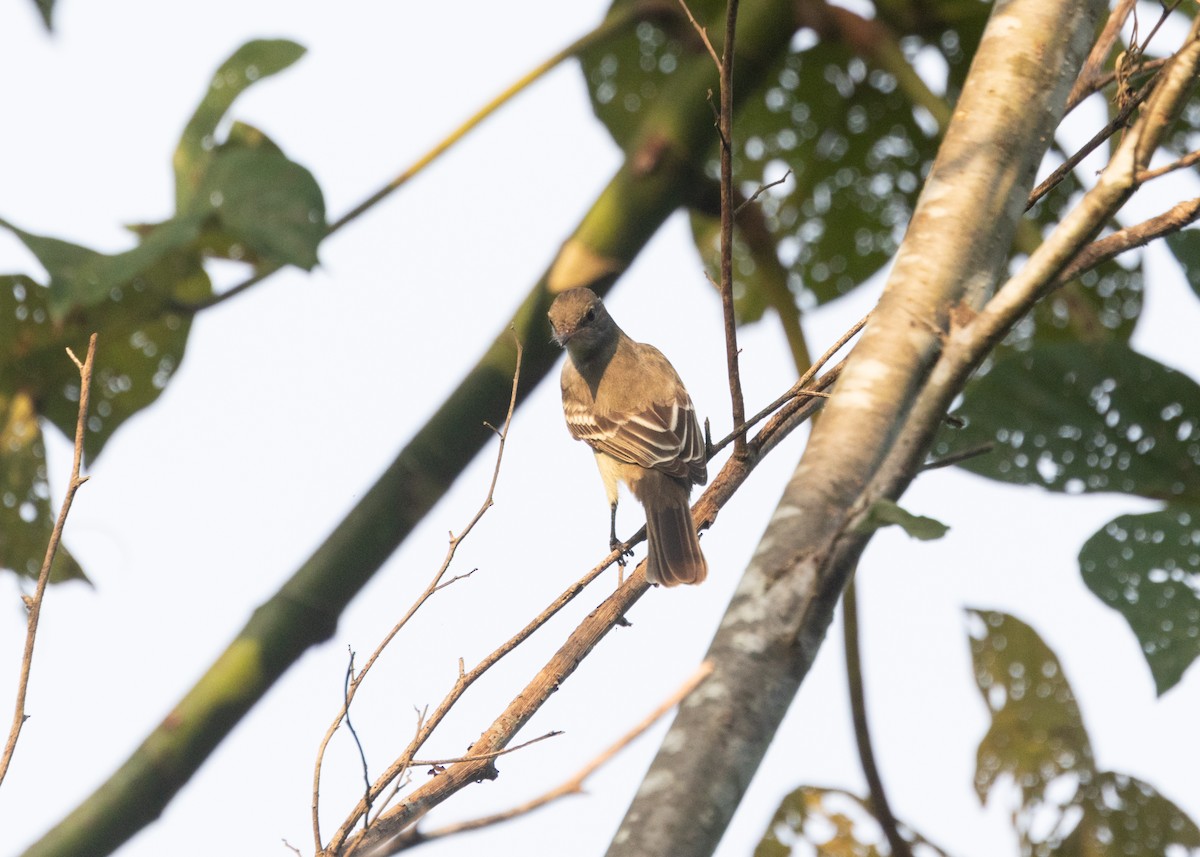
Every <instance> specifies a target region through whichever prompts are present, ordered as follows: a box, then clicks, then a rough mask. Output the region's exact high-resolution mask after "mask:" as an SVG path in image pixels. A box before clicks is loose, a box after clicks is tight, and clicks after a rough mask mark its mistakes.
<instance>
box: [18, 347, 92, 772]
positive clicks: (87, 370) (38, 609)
mask: <svg viewBox="0 0 1200 857" xmlns="http://www.w3.org/2000/svg"><path fill="white" fill-rule="evenodd" d="M67 354H69V355H70V357H71V360H72V361H73V362H74V363H75V366H76V367H77V368H78V369H79V416H78V418H77V419H76V421H75V454H74V457H73V458H72V460H71V479H70V482H68V483H67V493H66V496H65V497H63V502H62V508H61V509H59V512H58V520H57V521H55V523H54V530H53V531H52V532H51V534H50V543H49V544H48V545H46V555H45V557H44V558H43V559H42V568H41V571H39V572H38V579H37V586H36V588H35V589H34V593H33V596H32V597H30V598H28V599H27V600H26V607H27V609H28V611H29V615H28V616H27V618H26V625H25V652H24V654H23V655H22V657H21V671H20V675H19V676H18V678H17V699H16V704H15V705H14V709H13V722H12V726H11V727H10V728H9V732H8V740H7V741H6V742H5V744H4V755H3V756H0V783H3V782H4V777H5V775H6V774H7V773H8V766H9V764H10V763H11V762H12V757H13V753H15V752H16V749H17V739H18V738H19V737H20V735H21V727H22V726H24V725H25V720H26V717H27V715H26V714H25V697H26V693H27V691H28V689H29V675H30V672H31V671H32V669H33V646H34V642H35V641H36V640H37V629H38V620H39V619H40V618H41V615H42V602H43V601H44V600H45V598H46V585H47V584H48V583H49V582H50V566H51V565H53V563H54V556H55V554H57V553H58V545H59V543H60V542H61V541H62V534H63V528H64V527H65V526H66V524H67V514H68V513H69V512H70V511H71V503H72V502H74V500H75V492H76V491H78V490H79V486H80V485H82V484H83V483H84V482H87V480H88V477H86V476H80V475H79V470H80V468H81V466H82V464H83V436H84V429H85V428H86V426H87V414H88V403H89V401H90V399H91V392H92V368H93V365H94V362H95V358H96V334H94V333H93V334H92V335H91V337H90V338H89V339H88V348H87V357H86V359H84V361H83V362H82V363H81V362H80V361H79V358H78V357H76V356H75V353H74V352H73V351H71V349H70V348H68V349H67Z"/></svg>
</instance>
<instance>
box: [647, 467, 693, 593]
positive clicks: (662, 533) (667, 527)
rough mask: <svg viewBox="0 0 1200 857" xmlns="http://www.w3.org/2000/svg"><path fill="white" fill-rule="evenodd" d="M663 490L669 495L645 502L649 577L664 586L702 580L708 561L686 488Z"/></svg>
mask: <svg viewBox="0 0 1200 857" xmlns="http://www.w3.org/2000/svg"><path fill="white" fill-rule="evenodd" d="M664 493H665V494H667V495H668V496H661V495H660V496H658V497H654V498H649V497H648V498H647V502H646V541H647V543H648V551H649V557H648V559H647V561H646V580H647V581H648V582H650V583H661V584H662V585H663V586H678V585H679V584H681V583H690V584H696V583H702V582H703V581H704V578H706V577H707V576H708V563H707V562H705V560H704V554H703V553H701V552H700V540H699V539H697V538H696V529H695V526H694V525H693V524H692V510H691V509H690V508H689V507H688V498H687V493H686V490H684V489H680V490H679V491H678V492H664Z"/></svg>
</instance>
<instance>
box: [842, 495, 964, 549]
mask: <svg viewBox="0 0 1200 857" xmlns="http://www.w3.org/2000/svg"><path fill="white" fill-rule="evenodd" d="M892 525H895V526H898V527H900V528H902V529H903V530H904V532H906V533H908V534H909V535H910V536H912V537H913V538H914V539H920V540H921V541H932V540H933V539H940V538H941V537H942V536H944V535H946V533H947V531H949V529H950V528H949V527H948V526H946V525H945V524H943V523H942V522H941V521H938V520H935V519H933V518H927V517H925V516H924V515H914V514H913V513H912V512H909V511H907V510H905V509H903V508H901V507H900V506H899V505H897V504H896V503H894V502H892V501H891V500H887V499H880V500H876V501H875V502H874V503H873V504H872V505H871V508H870V509H869V510H868V511H867V516H866V518H865V519H864V520H863V521H862V522H861V523H860V524H859V525H858V531H859V532H864V533H872V532H874V531H875V530H878V529H880V528H881V527H888V526H892Z"/></svg>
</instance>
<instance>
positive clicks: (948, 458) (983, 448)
mask: <svg viewBox="0 0 1200 857" xmlns="http://www.w3.org/2000/svg"><path fill="white" fill-rule="evenodd" d="M995 448H996V444H994V443H992V442H991V441H990V440H989V441H988V442H987V443H981V444H978V445H977V446H972V447H970V448H969V449H962V450H959V451H958V452H953V453H951V454H950V455H944V456H942V457H941V458H932V459H930V460H928V461H926V462H925V463H924V464H923V465H921V470H922V471H925V470H939V469H941V468H943V467H952V466H953V465H955V464H960V463H962V462H964V461H969V460H971V459H972V458H978V457H979V456H981V455H987V454H988V453H989V452H991V451H992V450H993V449H995Z"/></svg>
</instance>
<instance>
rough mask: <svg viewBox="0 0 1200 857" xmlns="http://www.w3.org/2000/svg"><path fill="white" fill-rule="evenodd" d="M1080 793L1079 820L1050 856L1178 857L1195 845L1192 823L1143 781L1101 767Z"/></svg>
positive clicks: (1198, 841) (1198, 837) (1199, 839)
mask: <svg viewBox="0 0 1200 857" xmlns="http://www.w3.org/2000/svg"><path fill="white" fill-rule="evenodd" d="M1084 791H1085V795H1084V799H1083V800H1081V801H1080V802H1079V806H1080V807H1081V809H1082V810H1083V813H1082V815H1081V817H1080V819H1079V824H1078V825H1076V827H1075V829H1074V830H1072V831H1071V834H1070V835H1069V836H1068V837H1067V838H1066V839H1065V840H1064V841H1063V843H1062V844H1061V845H1060V846H1058V847H1057V848H1056V849H1055V853H1056V854H1059V855H1064V857H1069V855H1079V857H1093V855H1095V857H1108V855H1111V857H1126V855H1130V854H1136V855H1161V857H1168V855H1171V854H1173V853H1178V854H1180V855H1181V857H1182V855H1184V854H1187V853H1188V849H1194V848H1197V847H1200V830H1198V829H1197V828H1196V823H1195V822H1194V821H1192V820H1191V819H1190V818H1188V816H1187V814H1186V813H1184V812H1183V811H1182V810H1181V809H1180V808H1179V807H1177V806H1176V805H1175V804H1174V803H1172V802H1171V801H1169V800H1167V799H1166V798H1165V797H1163V796H1162V795H1160V794H1159V793H1158V792H1157V791H1155V789H1154V787H1153V786H1151V785H1150V784H1149V783H1144V782H1142V781H1141V780H1138V779H1136V778H1134V777H1130V776H1127V775H1125V774H1115V773H1112V772H1111V771H1105V772H1103V773H1100V774H1098V775H1097V776H1096V778H1095V780H1093V782H1092V783H1091V785H1090V787H1089V788H1087V789H1086V790H1084ZM1172 846H1174V847H1172ZM1176 849H1178V850H1176ZM1192 853H1195V852H1192Z"/></svg>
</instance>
